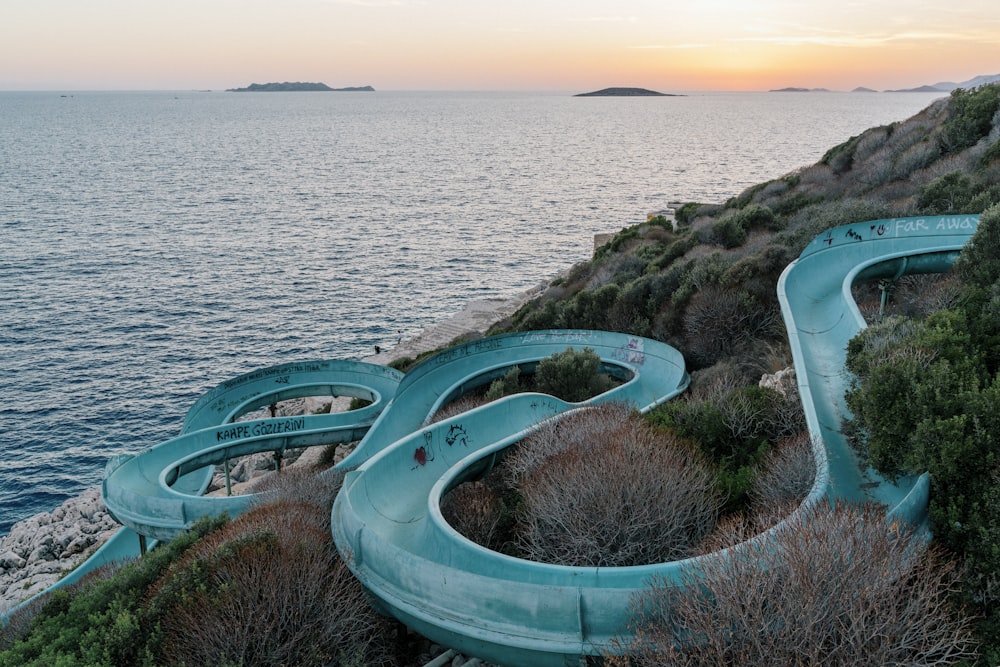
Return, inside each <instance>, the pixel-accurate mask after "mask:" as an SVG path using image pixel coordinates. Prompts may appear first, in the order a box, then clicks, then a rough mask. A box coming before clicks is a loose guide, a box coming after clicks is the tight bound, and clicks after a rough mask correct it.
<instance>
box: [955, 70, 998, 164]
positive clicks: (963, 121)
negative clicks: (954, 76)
mask: <svg viewBox="0 0 1000 667" xmlns="http://www.w3.org/2000/svg"><path fill="white" fill-rule="evenodd" d="M998 109H1000V85H997V84H990V85H987V86H980V87H979V88H973V89H969V90H966V89H963V88H957V89H956V90H953V91H952V93H951V112H950V113H949V115H948V119H947V120H946V121H945V123H944V134H943V144H944V148H945V150H946V151H951V152H954V151H959V150H962V149H965V148H968V147H969V146H973V145H975V144H976V143H977V142H978V141H979V140H980V139H982V138H983V137H985V136H986V135H987V134H989V132H990V129H991V127H992V125H993V117H994V115H995V114H996V113H997V110H998Z"/></svg>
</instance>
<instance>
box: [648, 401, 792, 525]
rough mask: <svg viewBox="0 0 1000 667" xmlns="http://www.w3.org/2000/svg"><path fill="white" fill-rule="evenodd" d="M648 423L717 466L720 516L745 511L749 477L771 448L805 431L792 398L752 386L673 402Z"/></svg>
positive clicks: (661, 408) (750, 480) (752, 478)
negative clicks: (684, 441)
mask: <svg viewBox="0 0 1000 667" xmlns="http://www.w3.org/2000/svg"><path fill="white" fill-rule="evenodd" d="M649 419H650V421H652V422H653V423H654V424H660V425H663V426H666V427H668V428H671V429H674V430H675V431H676V432H677V433H678V434H679V435H681V436H682V437H685V438H689V439H691V440H692V441H694V443H695V444H696V445H697V446H698V447H699V448H700V449H701V450H702V451H703V452H704V453H705V454H706V455H707V456H708V457H709V458H710V459H711V460H712V461H713V462H714V463H716V464H717V466H718V473H717V474H718V480H719V486H720V487H721V489H722V492H723V493H724V494H725V496H726V506H725V508H724V510H725V511H726V512H731V511H736V510H739V509H741V508H742V507H743V506H744V505H745V503H746V501H747V494H748V493H749V491H750V488H751V486H752V484H753V481H754V475H755V471H756V470H757V468H758V466H759V464H760V463H761V461H762V460H763V457H764V456H765V455H766V454H767V452H768V451H769V450H770V448H771V446H772V445H773V444H774V443H777V442H778V441H780V440H782V439H784V438H786V437H789V436H792V435H795V434H797V433H799V432H800V431H802V430H803V429H804V428H805V423H804V422H805V420H804V417H803V414H802V409H801V406H800V405H799V402H798V399H797V398H788V397H785V396H783V395H782V394H780V393H778V392H777V391H774V390H773V389H767V388H763V387H756V386H750V387H735V388H728V389H726V388H724V389H723V390H722V391H720V392H719V393H718V394H711V393H709V394H707V395H702V396H701V397H694V396H692V397H689V398H683V399H678V400H674V401H671V402H669V403H667V404H665V405H663V406H661V407H659V408H657V409H656V410H654V411H653V412H652V413H650V415H649Z"/></svg>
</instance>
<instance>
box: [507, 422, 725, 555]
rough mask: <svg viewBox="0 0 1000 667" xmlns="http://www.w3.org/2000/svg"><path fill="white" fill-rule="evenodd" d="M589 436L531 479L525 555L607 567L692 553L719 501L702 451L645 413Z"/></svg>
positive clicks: (523, 488)
mask: <svg viewBox="0 0 1000 667" xmlns="http://www.w3.org/2000/svg"><path fill="white" fill-rule="evenodd" d="M567 419H573V417H572V416H571V417H568V418H567ZM567 432H572V429H567ZM581 435H582V436H583V439H581V440H578V441H575V442H573V443H572V444H571V446H567V447H562V448H556V449H558V450H559V451H557V452H556V453H554V454H552V455H550V456H547V457H545V459H544V460H543V461H541V462H540V463H539V464H538V465H535V466H533V467H531V468H530V470H529V471H528V472H526V473H525V474H524V475H523V477H522V483H521V485H520V488H519V490H520V493H521V496H522V499H523V506H522V509H521V516H520V523H521V545H522V549H523V551H524V554H525V556H526V557H527V558H531V559H533V560H536V561H541V562H547V563H557V564H561V565H581V566H598V567H603V566H629V565H641V564H647V563H656V562H662V561H667V560H671V559H675V558H679V557H682V556H685V555H687V554H688V553H690V552H691V550H692V549H693V547H694V545H696V544H697V543H698V541H699V540H700V539H701V538H702V537H703V536H704V535H705V534H706V533H707V532H708V531H709V530H710V529H711V527H712V526H713V524H714V522H715V518H716V515H717V509H718V499H717V497H716V494H715V491H714V479H713V475H712V473H711V471H710V469H709V468H708V466H707V465H706V464H705V463H704V462H703V460H702V459H701V457H700V456H699V455H698V454H697V452H695V450H693V449H692V448H691V447H689V446H686V445H685V444H683V443H681V442H680V441H679V440H677V439H675V438H672V437H669V436H665V435H663V434H657V433H656V432H654V431H653V429H651V428H649V427H648V426H646V425H644V424H643V423H642V422H641V421H638V420H628V421H627V422H625V423H623V424H621V425H619V426H618V427H616V428H614V429H606V428H604V427H598V428H597V430H596V432H595V433H593V434H587V433H582V434H581Z"/></svg>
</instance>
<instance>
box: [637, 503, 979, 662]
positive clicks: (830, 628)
mask: <svg viewBox="0 0 1000 667" xmlns="http://www.w3.org/2000/svg"><path fill="white" fill-rule="evenodd" d="M775 539H776V542H777V544H778V548H776V549H775V548H772V547H770V546H767V545H766V544H764V543H762V542H751V543H749V544H746V545H744V548H742V549H741V550H740V551H738V552H735V553H734V554H733V557H732V558H731V559H728V560H726V561H723V560H721V559H709V560H707V561H705V562H702V563H700V564H699V566H698V568H697V570H695V569H694V568H689V569H688V570H687V571H686V578H685V581H684V582H683V583H682V584H681V585H680V586H677V585H676V584H675V583H674V582H670V581H664V580H662V579H658V580H655V581H654V582H653V584H652V585H651V586H650V588H649V590H648V591H647V592H646V593H645V594H644V595H643V596H641V598H640V599H638V600H637V601H636V613H635V615H636V618H637V619H638V621H637V631H636V632H635V635H634V637H629V638H627V639H625V640H623V641H622V642H621V644H620V649H621V650H622V651H624V652H626V653H628V654H629V655H631V656H632V660H631V661H630V664H633V665H638V666H643V667H644V666H660V665H677V666H678V667H683V666H686V665H691V666H692V667H695V666H701V665H831V666H837V667H856V666H870V667H882V666H883V665H951V664H956V663H957V662H958V661H960V660H963V659H970V658H973V657H974V656H975V640H974V638H973V636H972V632H971V627H970V625H971V624H970V622H969V620H968V617H967V616H965V615H964V614H963V613H962V612H961V610H960V609H958V608H957V607H956V606H955V605H954V604H953V603H952V602H951V601H950V600H949V593H950V591H951V590H952V589H953V587H954V585H955V581H956V578H957V573H956V568H955V566H954V564H950V563H947V562H945V561H944V560H943V559H942V558H941V555H940V554H939V553H938V551H937V550H934V549H931V550H925V549H923V548H922V543H921V541H922V538H921V537H920V536H919V535H915V534H914V533H912V532H909V531H908V530H906V529H905V528H903V527H901V526H888V525H887V524H886V520H885V516H884V514H882V513H880V510H878V509H877V508H874V507H864V506H849V505H839V506H837V507H835V508H831V507H829V506H826V505H820V506H818V507H816V508H815V509H814V510H813V511H812V512H809V513H803V514H802V515H797V516H796V518H795V519H794V520H793V521H792V522H791V523H790V524H788V525H786V526H785V527H784V529H783V530H781V531H779V532H778V533H777V534H776V538H775Z"/></svg>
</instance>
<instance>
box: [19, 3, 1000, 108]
mask: <svg viewBox="0 0 1000 667" xmlns="http://www.w3.org/2000/svg"><path fill="white" fill-rule="evenodd" d="M998 73H1000V2H997V0H933V1H932V2H924V1H923V0H870V1H865V0H0V90H205V89H210V90H218V89H225V88H234V87H241V86H246V85H249V84H250V83H253V82H257V83H265V82H269V81H321V82H323V83H326V84H327V85H330V86H333V87H344V86H363V85H371V86H374V87H375V88H376V89H377V90H551V91H580V92H583V91H589V90H595V89H599V88H604V87H609V86H636V87H643V88H651V89H654V90H659V91H662V92H685V91H702V90H706V91H707V90H719V91H744V90H747V91H752V90H769V89H773V88H784V87H787V86H797V87H807V88H829V89H833V90H851V89H853V88H855V87H857V86H865V87H868V88H873V89H876V90H885V89H895V88H909V87H915V86H919V85H923V84H929V83H936V82H938V81H956V82H960V81H964V80H967V79H970V78H972V77H974V76H977V75H980V74H998Z"/></svg>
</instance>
